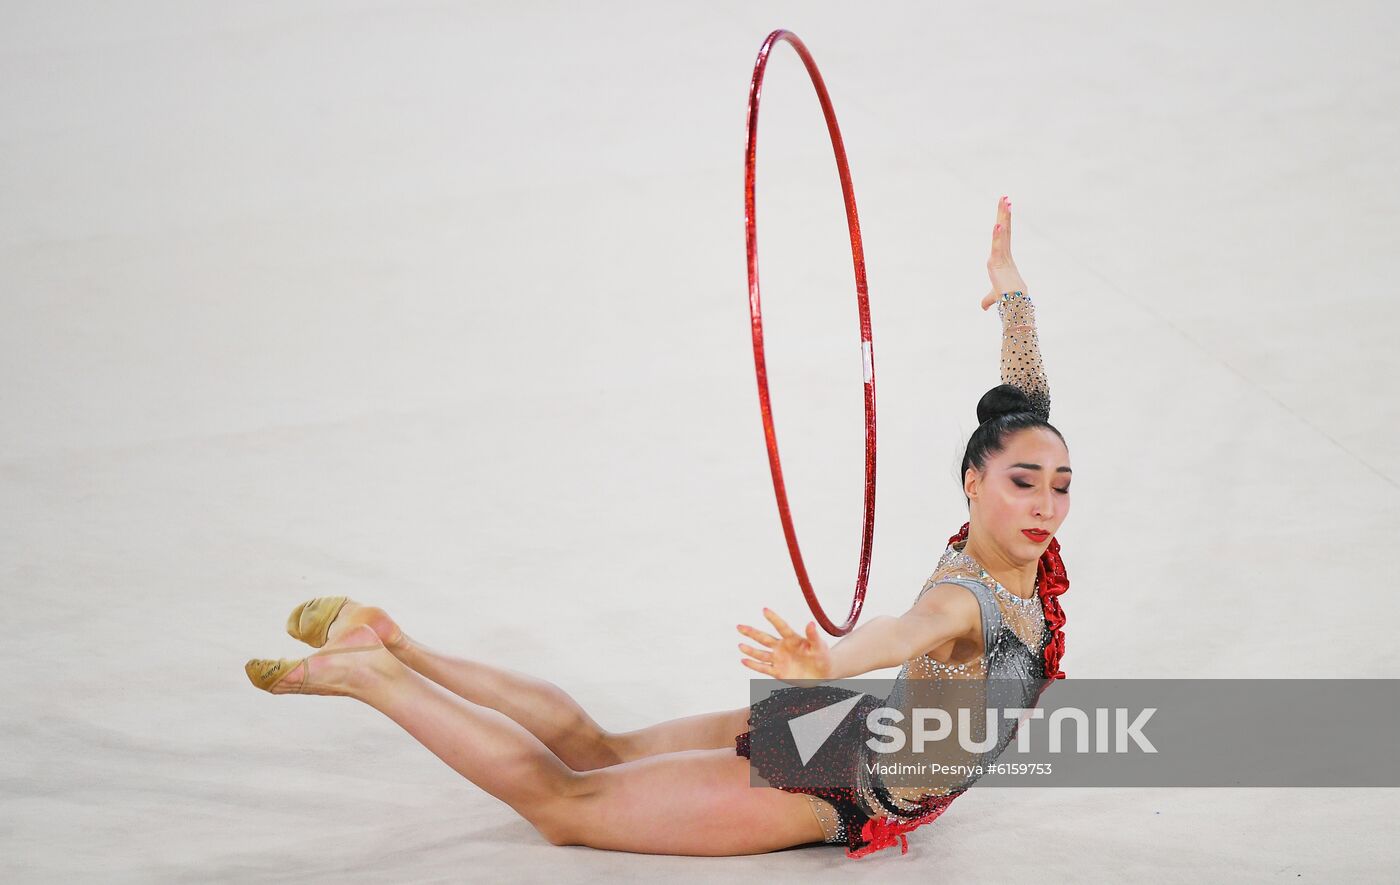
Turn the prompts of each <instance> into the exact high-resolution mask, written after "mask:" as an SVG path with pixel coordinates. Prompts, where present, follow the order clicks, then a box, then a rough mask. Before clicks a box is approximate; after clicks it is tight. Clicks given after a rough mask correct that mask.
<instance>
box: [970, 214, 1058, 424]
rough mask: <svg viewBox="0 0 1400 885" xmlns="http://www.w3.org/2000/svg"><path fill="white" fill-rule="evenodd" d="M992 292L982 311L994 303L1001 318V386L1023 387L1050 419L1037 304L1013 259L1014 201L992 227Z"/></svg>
mask: <svg viewBox="0 0 1400 885" xmlns="http://www.w3.org/2000/svg"><path fill="white" fill-rule="evenodd" d="M987 274H988V276H990V277H991V278H992V291H991V292H988V293H987V295H986V297H985V298H983V299H982V309H983V310H986V309H987V308H989V307H991V306H992V304H993V303H995V304H996V306H997V315H998V316H1000V317H1001V334H1002V337H1001V383H1003V384H1010V385H1013V386H1015V387H1018V388H1020V389H1021V390H1022V391H1024V392H1025V394H1026V396H1027V397H1029V398H1030V401H1031V404H1032V405H1033V406H1034V408H1035V409H1036V411H1037V412H1039V413H1040V416H1041V417H1042V418H1045V419H1047V420H1048V419H1049V417H1050V380H1049V379H1048V378H1047V377H1046V375H1045V365H1044V363H1042V362H1041V359H1040V339H1039V337H1038V336H1037V335H1036V328H1035V305H1034V304H1033V303H1032V302H1031V297H1030V296H1029V295H1027V294H1026V283H1025V281H1024V280H1022V279H1021V272H1020V271H1019V270H1017V269H1016V262H1015V261H1013V260H1012V258H1011V201H1010V200H1008V199H1007V198H1006V197H1002V198H1001V200H1000V201H999V202H998V203H997V223H996V226H995V227H993V228H992V254H991V256H990V257H988V259H987Z"/></svg>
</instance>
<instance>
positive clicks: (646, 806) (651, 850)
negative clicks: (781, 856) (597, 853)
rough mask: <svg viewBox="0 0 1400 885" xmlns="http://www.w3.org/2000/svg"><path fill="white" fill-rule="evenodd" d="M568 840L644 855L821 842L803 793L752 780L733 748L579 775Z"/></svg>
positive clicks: (567, 807)
mask: <svg viewBox="0 0 1400 885" xmlns="http://www.w3.org/2000/svg"><path fill="white" fill-rule="evenodd" d="M580 779H581V780H580V783H579V790H578V791H577V792H576V793H575V794H574V795H573V796H571V797H570V798H569V799H568V800H567V801H566V802H565V803H564V805H563V806H562V811H563V813H564V815H565V820H566V821H567V822H566V823H565V824H563V825H562V827H561V828H559V829H558V830H556V831H557V832H562V833H563V834H565V838H564V839H563V840H562V841H563V843H564V844H571V845H587V846H589V847H592V848H604V849H610V850H614V851H634V852H639V853H642V854H680V855H705V856H729V855H740V854H762V853H764V852H768V851H777V850H779V849H783V848H791V847H793V846H797V845H806V844H809V843H814V842H822V841H823V839H824V838H825V835H826V834H825V833H824V832H823V831H822V826H821V824H820V823H819V822H818V820H817V818H816V816H815V815H814V814H813V813H812V807H811V801H810V800H809V799H808V797H807V796H806V795H805V794H801V793H786V792H784V791H782V790H779V789H776V788H773V787H755V786H750V785H749V760H748V759H745V758H744V757H742V756H736V755H735V753H734V750H733V748H732V747H731V748H728V749H705V750H682V751H680V752H675V753H663V754H659V755H655V756H648V757H646V758H643V759H637V760H635V761H632V762H624V763H622V764H620V765H613V766H609V767H607V768H600V769H596V770H594V771H588V772H582V773H581V774H580Z"/></svg>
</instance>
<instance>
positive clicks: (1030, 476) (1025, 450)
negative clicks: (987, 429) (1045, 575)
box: [963, 427, 1072, 562]
mask: <svg viewBox="0 0 1400 885" xmlns="http://www.w3.org/2000/svg"><path fill="white" fill-rule="evenodd" d="M1071 475H1072V474H1071V473H1070V468H1069V450H1068V449H1067V448H1065V444H1064V442H1063V441H1061V440H1060V437H1059V436H1058V435H1056V434H1055V433H1054V432H1052V431H1050V430H1047V429H1045V428H1044V427H1030V428H1027V429H1025V430H1019V431H1017V432H1016V433H1014V434H1012V435H1011V436H1009V437H1008V438H1007V444H1006V448H1005V449H1002V450H1001V451H1000V452H998V453H997V454H996V455H995V456H993V457H992V458H991V459H990V460H988V462H987V468H986V470H985V471H983V472H982V473H981V474H979V473H978V472H977V471H976V470H975V469H974V468H971V467H969V468H968V470H967V476H965V477H964V478H963V491H964V493H965V494H966V495H967V496H968V498H969V499H970V500H969V502H968V503H969V507H970V508H971V516H972V521H973V522H974V523H976V524H977V525H978V526H979V532H980V533H984V534H987V535H990V536H991V539H992V540H993V541H994V542H995V543H996V544H997V545H998V546H999V547H1000V548H1001V549H1002V550H1004V551H1006V553H1007V554H1008V555H1009V556H1010V557H1011V558H1012V559H1013V560H1019V561H1021V562H1031V561H1034V560H1037V559H1039V558H1040V555H1041V554H1042V553H1044V552H1045V548H1046V547H1049V546H1050V539H1051V538H1052V537H1053V536H1054V534H1055V532H1056V531H1058V530H1059V528H1060V523H1062V522H1064V521H1065V517H1066V516H1068V515H1069V481H1070V476H1071ZM1036 529H1039V530H1041V531H1043V532H1044V533H1045V534H1044V535H1037V534H1035V532H1034V530H1036ZM1027 530H1031V534H1027Z"/></svg>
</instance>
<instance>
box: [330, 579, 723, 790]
mask: <svg viewBox="0 0 1400 885" xmlns="http://www.w3.org/2000/svg"><path fill="white" fill-rule="evenodd" d="M359 624H369V625H370V626H371V627H373V628H374V630H375V631H376V633H377V634H378V635H379V636H380V637H381V638H385V639H387V638H394V637H398V636H401V637H402V638H401V639H399V640H398V641H396V642H393V643H392V644H390V643H387V642H386V647H388V649H389V650H390V651H391V652H393V654H394V656H395V657H397V658H398V659H399V660H400V661H402V662H403V663H404V664H406V665H408V666H409V667H410V668H411V669H413V670H414V671H416V672H417V673H420V674H422V675H423V676H426V677H428V678H429V679H431V680H432V681H433V682H436V683H437V684H438V685H441V686H442V687H443V688H446V689H448V690H449V691H451V692H453V693H454V694H456V695H457V696H458V697H461V698H465V699H466V700H469V701H471V702H472V703H474V704H480V705H482V706H485V707H490V708H491V709H493V710H497V711H499V712H501V713H504V714H505V715H506V716H509V717H510V718H511V719H513V720H515V721H516V722H518V723H520V724H521V725H522V726H524V727H525V728H526V729H527V730H529V731H530V733H531V734H533V735H534V736H535V737H536V738H538V739H539V740H540V742H541V743H543V744H544V745H545V746H546V747H548V748H549V749H550V751H551V752H553V753H554V754H555V755H556V756H558V757H559V759H560V760H562V761H563V762H564V764H565V765H567V766H569V768H571V769H573V770H574V771H591V770H593V769H597V768H604V767H606V766H609V765H616V764H618V763H620V762H628V761H631V760H633V759H641V758H643V757H646V756H653V755H656V754H658V753H670V752H675V751H677V750H690V749H717V748H724V747H729V748H731V749H732V748H733V746H734V737H735V736H736V735H738V734H740V733H741V732H743V731H746V730H748V724H747V723H748V716H749V709H748V707H740V708H738V709H735V710H724V711H720V712H717V713H702V714H699V715H695V716H686V717H684V718H681V719H673V720H671V721H669V722H661V723H658V724H656V725H652V726H649V727H647V728H641V729H637V730H635V731H629V732H622V733H613V732H609V731H607V730H606V729H604V728H603V727H602V726H600V725H599V724H598V723H597V722H596V721H594V719H593V717H592V716H590V715H588V713H587V711H585V710H584V709H583V707H581V706H580V705H579V704H578V702H577V701H575V700H574V699H573V698H572V697H570V696H569V694H568V693H567V692H565V691H564V690H563V689H561V688H560V687H559V686H557V685H555V684H553V683H551V682H547V681H545V680H543V679H539V678H536V677H534V676H531V675H529V674H527V673H521V672H518V671H515V670H510V669H507V668H505V667H495V666H492V665H490V664H486V663H484V662H482V661H476V660H471V659H469V658H463V657H459V656H456V655H451V654H447V653H446V652H440V651H435V650H433V649H431V648H429V647H428V646H426V645H424V644H423V643H421V642H418V641H417V640H415V639H413V638H412V637H410V636H408V635H407V634H405V633H403V632H402V630H401V629H400V628H399V627H398V625H397V624H395V623H394V621H393V620H392V619H391V618H389V616H388V614H387V613H386V612H385V611H384V610H383V609H380V608H376V607H373V606H365V605H361V604H359V603H355V602H353V601H352V602H347V603H346V605H345V607H344V608H343V609H342V610H341V614H340V615H339V616H337V617H336V620H335V622H334V623H333V624H332V625H331V629H330V633H329V637H330V641H332V642H333V641H335V640H336V638H337V637H339V636H340V635H341V634H342V633H343V632H344V631H346V630H348V629H353V628H354V627H355V626H357V625H359Z"/></svg>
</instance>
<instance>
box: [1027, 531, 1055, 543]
mask: <svg viewBox="0 0 1400 885" xmlns="http://www.w3.org/2000/svg"><path fill="white" fill-rule="evenodd" d="M1021 534H1023V535H1025V536H1026V537H1027V538H1030V539H1031V540H1032V541H1034V542H1036V543H1037V544H1039V543H1041V542H1042V541H1044V540H1045V539H1046V538H1048V537H1050V533H1049V532H1047V531H1045V530H1044V529H1021Z"/></svg>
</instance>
